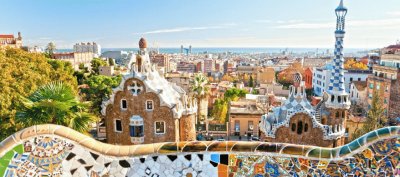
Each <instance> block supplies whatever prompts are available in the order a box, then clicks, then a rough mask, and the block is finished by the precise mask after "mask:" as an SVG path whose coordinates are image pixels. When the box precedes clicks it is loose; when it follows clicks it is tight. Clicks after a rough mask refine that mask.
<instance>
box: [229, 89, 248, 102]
mask: <svg viewBox="0 0 400 177" xmlns="http://www.w3.org/2000/svg"><path fill="white" fill-rule="evenodd" d="M246 94H248V92H247V91H246V90H243V89H238V88H235V87H234V88H230V89H228V90H226V92H225V93H224V99H225V100H227V101H237V100H238V99H239V98H243V97H245V96H246Z"/></svg>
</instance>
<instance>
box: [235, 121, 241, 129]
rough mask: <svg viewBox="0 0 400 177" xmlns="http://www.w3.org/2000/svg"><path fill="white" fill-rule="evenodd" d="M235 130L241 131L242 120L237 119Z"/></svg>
mask: <svg viewBox="0 0 400 177" xmlns="http://www.w3.org/2000/svg"><path fill="white" fill-rule="evenodd" d="M235 132H240V121H239V120H235Z"/></svg>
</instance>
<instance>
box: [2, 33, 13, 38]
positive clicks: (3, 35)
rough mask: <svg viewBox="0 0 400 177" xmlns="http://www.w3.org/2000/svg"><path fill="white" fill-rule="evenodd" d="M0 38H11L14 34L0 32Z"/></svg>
mask: <svg viewBox="0 0 400 177" xmlns="http://www.w3.org/2000/svg"><path fill="white" fill-rule="evenodd" d="M0 38H13V39H14V35H12V34H0Z"/></svg>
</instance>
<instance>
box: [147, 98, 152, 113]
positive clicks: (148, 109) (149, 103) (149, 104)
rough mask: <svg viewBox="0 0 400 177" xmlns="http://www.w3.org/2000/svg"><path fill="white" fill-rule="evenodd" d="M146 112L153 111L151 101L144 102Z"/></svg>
mask: <svg viewBox="0 0 400 177" xmlns="http://www.w3.org/2000/svg"><path fill="white" fill-rule="evenodd" d="M146 110H147V111H152V110H153V100H147V101H146Z"/></svg>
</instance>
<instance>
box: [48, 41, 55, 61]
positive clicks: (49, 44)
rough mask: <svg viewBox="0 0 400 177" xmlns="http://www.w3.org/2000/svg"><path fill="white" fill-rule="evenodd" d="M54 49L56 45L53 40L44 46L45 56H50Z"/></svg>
mask: <svg viewBox="0 0 400 177" xmlns="http://www.w3.org/2000/svg"><path fill="white" fill-rule="evenodd" d="M55 51H56V45H55V44H54V43H53V42H50V43H48V44H47V46H46V55H47V57H51V56H52V55H53V54H54V52H55Z"/></svg>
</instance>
